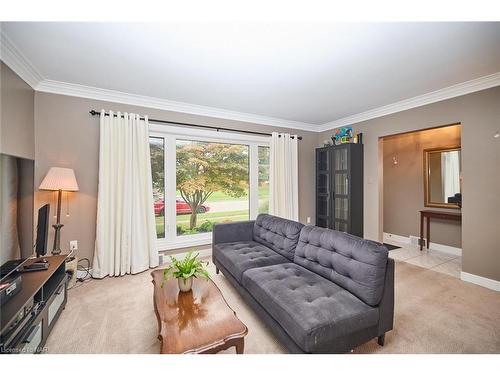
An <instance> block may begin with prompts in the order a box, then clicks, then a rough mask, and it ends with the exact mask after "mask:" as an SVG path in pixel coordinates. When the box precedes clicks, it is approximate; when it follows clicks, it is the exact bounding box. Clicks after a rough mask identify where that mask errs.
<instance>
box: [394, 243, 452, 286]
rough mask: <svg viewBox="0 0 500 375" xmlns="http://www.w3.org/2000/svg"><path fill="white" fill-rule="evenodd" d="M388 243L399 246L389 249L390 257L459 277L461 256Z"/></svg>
mask: <svg viewBox="0 0 500 375" xmlns="http://www.w3.org/2000/svg"><path fill="white" fill-rule="evenodd" d="M388 243H390V244H392V245H396V246H401V248H400V249H395V250H391V251H389V256H390V257H391V258H393V259H396V260H399V261H402V262H406V263H410V264H413V265H415V266H418V267H422V268H427V269H430V270H432V271H436V272H440V273H444V274H446V275H450V276H453V277H456V278H458V279H460V272H461V271H462V257H460V256H456V255H450V254H446V253H442V252H440V251H437V250H427V249H424V250H422V251H420V249H419V248H418V247H417V246H413V245H409V244H402V243H399V242H395V241H390V242H388Z"/></svg>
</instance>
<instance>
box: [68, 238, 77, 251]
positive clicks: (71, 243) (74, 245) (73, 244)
mask: <svg viewBox="0 0 500 375" xmlns="http://www.w3.org/2000/svg"><path fill="white" fill-rule="evenodd" d="M69 249H70V250H78V241H77V240H73V241H69Z"/></svg>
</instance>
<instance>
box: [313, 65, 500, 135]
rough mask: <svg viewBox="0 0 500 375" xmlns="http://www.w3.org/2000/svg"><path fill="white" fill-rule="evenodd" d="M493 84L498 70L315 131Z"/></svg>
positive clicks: (499, 77) (499, 78)
mask: <svg viewBox="0 0 500 375" xmlns="http://www.w3.org/2000/svg"><path fill="white" fill-rule="evenodd" d="M495 86H500V72H498V73H494V74H491V75H488V76H484V77H480V78H476V79H473V80H470V81H466V82H463V83H459V84H456V85H453V86H449V87H445V88H443V89H440V90H436V91H432V92H429V93H427V94H423V95H419V96H415V97H413V98H410V99H405V100H401V101H399V102H396V103H392V104H389V105H385V106H382V107H378V108H375V109H371V110H369V111H366V112H361V113H358V114H355V115H352V116H348V117H344V118H341V119H338V120H335V121H331V122H327V123H325V124H322V125H320V126H319V127H317V128H316V129H317V130H316V131H319V132H322V131H327V130H331V129H335V128H338V127H340V126H346V125H352V124H355V123H358V122H362V121H366V120H371V119H374V118H377V117H382V116H386V115H390V114H392V113H396V112H401V111H406V110H408V109H412V108H416V107H421V106H423V105H427V104H432V103H436V102H440V101H442V100H446V99H451V98H455V97H457V96H462V95H466V94H470V93H473V92H476V91H481V90H486V89H489V88H491V87H495Z"/></svg>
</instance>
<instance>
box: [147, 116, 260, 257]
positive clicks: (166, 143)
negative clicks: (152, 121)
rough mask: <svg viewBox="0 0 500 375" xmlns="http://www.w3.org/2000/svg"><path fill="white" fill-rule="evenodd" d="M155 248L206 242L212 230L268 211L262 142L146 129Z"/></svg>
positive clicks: (161, 128)
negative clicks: (221, 224)
mask: <svg viewBox="0 0 500 375" xmlns="http://www.w3.org/2000/svg"><path fill="white" fill-rule="evenodd" d="M150 129H151V137H150V148H151V170H152V176H153V198H154V209H155V215H156V231H157V237H158V242H159V249H160V250H166V249H171V248H175V247H179V246H190V245H193V246H195V245H199V244H204V243H209V242H210V239H211V232H212V229H213V226H214V225H215V224H217V223H227V222H236V221H244V220H249V219H254V218H255V217H256V216H257V215H258V214H259V213H264V212H266V213H267V212H268V210H269V141H268V138H267V137H255V136H242V135H239V134H236V135H235V134H227V133H214V132H211V131H204V130H202V131H200V130H196V131H193V130H192V129H189V130H187V129H182V128H175V127H170V126H169V127H165V126H160V125H150Z"/></svg>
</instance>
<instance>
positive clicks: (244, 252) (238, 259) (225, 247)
mask: <svg viewBox="0 0 500 375" xmlns="http://www.w3.org/2000/svg"><path fill="white" fill-rule="evenodd" d="M213 251H214V254H213V255H214V257H215V259H217V260H218V261H219V262H220V263H221V264H222V265H223V266H224V267H225V268H226V269H227V270H228V271H229V272H230V273H231V275H233V277H234V278H235V279H236V280H238V282H240V283H241V278H242V275H243V272H245V271H246V270H248V269H250V268H255V267H263V266H270V265H272V264H279V263H286V262H290V261H289V260H288V259H286V258H285V257H282V256H281V255H279V254H277V253H276V252H274V251H272V250H271V249H269V248H267V247H265V246H263V245H261V244H260V243H258V242H254V241H241V242H227V243H220V244H216V245H215V246H214V247H213Z"/></svg>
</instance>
